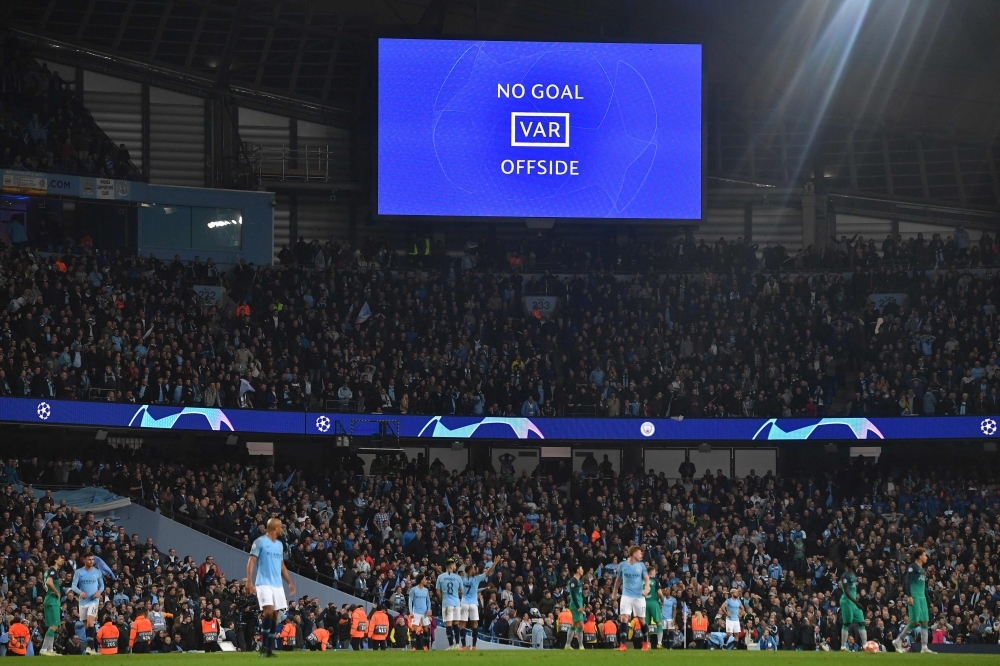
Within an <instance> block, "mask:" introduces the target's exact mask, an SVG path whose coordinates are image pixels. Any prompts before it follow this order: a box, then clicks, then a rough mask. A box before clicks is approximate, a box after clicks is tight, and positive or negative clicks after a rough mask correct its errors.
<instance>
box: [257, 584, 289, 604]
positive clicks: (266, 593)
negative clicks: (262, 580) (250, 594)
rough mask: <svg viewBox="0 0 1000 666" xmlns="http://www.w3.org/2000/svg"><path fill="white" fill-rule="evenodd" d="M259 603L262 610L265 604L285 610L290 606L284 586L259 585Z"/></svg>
mask: <svg viewBox="0 0 1000 666" xmlns="http://www.w3.org/2000/svg"><path fill="white" fill-rule="evenodd" d="M257 603H258V604H259V605H260V608H261V610H263V609H264V607H265V606H274V610H285V609H286V608H288V602H287V601H286V600H285V588H284V586H274V585H258V586H257Z"/></svg>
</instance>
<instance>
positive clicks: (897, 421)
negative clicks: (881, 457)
mask: <svg viewBox="0 0 1000 666" xmlns="http://www.w3.org/2000/svg"><path fill="white" fill-rule="evenodd" d="M0 422H5V423H25V424H34V425H60V426H67V425H68V426H91V427H101V428H135V429H140V430H141V429H150V430H202V431H220V432H245V433H268V434H283V435H300V436H301V435H309V436H316V437H323V436H326V437H333V436H334V435H337V434H345V433H346V434H349V435H357V436H368V435H371V434H374V433H376V432H378V431H379V425H380V424H381V423H388V424H389V430H390V431H391V432H394V433H396V434H398V435H399V436H400V437H404V438H434V439H450V440H452V441H454V440H456V439H458V440H461V439H548V440H570V441H586V440H601V441H609V442H613V441H625V440H639V441H646V442H658V443H663V442H665V441H679V442H680V441H683V442H692V441H714V442H754V441H762V442H776V441H785V442H787V441H805V440H814V441H826V442H830V441H856V440H911V441H912V440H928V439H931V440H933V439H986V438H992V437H994V436H995V435H996V432H997V422H996V420H995V419H994V418H992V417H982V416H952V417H948V416H943V417H934V416H931V417H887V418H877V417H875V418H846V417H831V418H823V419H684V420H681V421H677V420H674V419H645V420H644V419H629V418H523V417H506V416H410V415H393V414H344V413H330V412H281V411H278V412H275V411H259V410H246V409H213V408H204V407H176V406H158V405H133V404H117V403H106V402H77V401H73V400H50V399H37V398H0Z"/></svg>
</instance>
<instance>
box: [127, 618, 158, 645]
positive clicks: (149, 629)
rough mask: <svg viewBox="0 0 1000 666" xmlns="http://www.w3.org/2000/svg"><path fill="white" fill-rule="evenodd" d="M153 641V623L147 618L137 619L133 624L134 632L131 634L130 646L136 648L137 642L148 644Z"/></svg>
mask: <svg viewBox="0 0 1000 666" xmlns="http://www.w3.org/2000/svg"><path fill="white" fill-rule="evenodd" d="M151 640H153V623H152V622H150V621H149V620H148V619H147V618H145V617H137V618H136V619H135V621H133V622H132V631H131V632H129V639H128V646H129V647H135V643H136V641H138V642H140V643H148V642H149V641H151Z"/></svg>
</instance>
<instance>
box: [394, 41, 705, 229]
mask: <svg viewBox="0 0 1000 666" xmlns="http://www.w3.org/2000/svg"><path fill="white" fill-rule="evenodd" d="M701 78H702V60H701V47H700V46H699V45H696V44H602V43H559V42H491V41H485V42H484V41H462V40H426V39H380V40H379V84H378V94H379V101H378V133H377V136H378V150H377V153H378V159H377V165H378V186H377V188H376V189H377V207H378V213H379V214H380V215H441V216H463V217H464V216H480V217H562V218H628V219H657V220H665V219H675V220H693V219H699V218H700V217H701V147H702V146H701V143H702V142H701V134H702V128H701V89H702V80H701Z"/></svg>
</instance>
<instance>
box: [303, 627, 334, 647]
mask: <svg viewBox="0 0 1000 666" xmlns="http://www.w3.org/2000/svg"><path fill="white" fill-rule="evenodd" d="M329 642H330V632H329V631H327V630H326V629H324V628H323V627H316V628H315V629H313V632H312V633H311V634H309V636H308V638H306V645H308V646H309V649H310V650H313V651H315V650H322V651H324V652H325V651H326V647H327V644H328V643H329Z"/></svg>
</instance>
